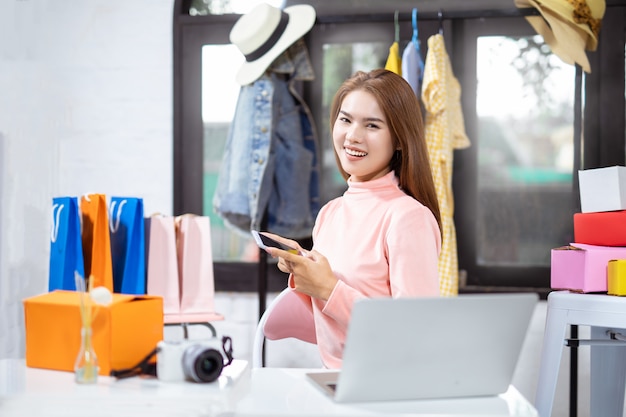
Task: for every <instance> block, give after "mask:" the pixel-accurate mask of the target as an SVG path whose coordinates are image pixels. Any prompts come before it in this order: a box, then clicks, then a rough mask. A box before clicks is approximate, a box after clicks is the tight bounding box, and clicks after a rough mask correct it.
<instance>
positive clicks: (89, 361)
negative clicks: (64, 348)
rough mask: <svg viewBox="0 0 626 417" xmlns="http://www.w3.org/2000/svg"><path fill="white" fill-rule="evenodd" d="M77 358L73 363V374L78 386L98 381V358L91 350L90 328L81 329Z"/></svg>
mask: <svg viewBox="0 0 626 417" xmlns="http://www.w3.org/2000/svg"><path fill="white" fill-rule="evenodd" d="M80 334H81V343H80V351H79V352H78V357H76V362H75V363H74V374H75V378H76V382H77V383H79V384H95V383H96V382H97V381H98V358H97V357H96V352H95V351H94V349H93V343H92V340H91V336H92V334H91V327H82V328H81V331H80Z"/></svg>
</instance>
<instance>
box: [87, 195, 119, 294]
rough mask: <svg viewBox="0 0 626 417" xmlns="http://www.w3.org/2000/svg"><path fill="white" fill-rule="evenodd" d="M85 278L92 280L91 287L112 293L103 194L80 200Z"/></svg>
mask: <svg viewBox="0 0 626 417" xmlns="http://www.w3.org/2000/svg"><path fill="white" fill-rule="evenodd" d="M80 210H81V213H82V229H83V230H82V240H83V252H84V258H85V276H86V277H90V279H93V280H94V281H93V284H92V285H93V287H94V288H95V287H100V286H101V287H106V288H107V289H109V290H110V291H111V292H113V263H112V262H111V237H110V235H109V216H108V211H107V202H106V196H105V195H104V194H85V195H83V196H82V197H81V199H80Z"/></svg>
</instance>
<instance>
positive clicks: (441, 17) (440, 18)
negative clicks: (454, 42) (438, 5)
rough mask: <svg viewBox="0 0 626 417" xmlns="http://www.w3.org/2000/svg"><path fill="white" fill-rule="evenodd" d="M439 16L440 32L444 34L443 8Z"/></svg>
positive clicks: (438, 13)
mask: <svg viewBox="0 0 626 417" xmlns="http://www.w3.org/2000/svg"><path fill="white" fill-rule="evenodd" d="M437 18H438V19H439V34H440V35H443V12H442V11H441V9H439V11H438V12H437Z"/></svg>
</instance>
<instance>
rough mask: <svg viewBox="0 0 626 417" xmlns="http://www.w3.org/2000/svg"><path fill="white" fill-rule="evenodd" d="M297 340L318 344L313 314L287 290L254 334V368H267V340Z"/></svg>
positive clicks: (261, 321)
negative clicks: (265, 352) (265, 361)
mask: <svg viewBox="0 0 626 417" xmlns="http://www.w3.org/2000/svg"><path fill="white" fill-rule="evenodd" d="M289 337H293V338H295V339H299V340H302V341H304V342H307V343H312V344H316V343H317V338H316V336H315V324H314V322H313V313H312V312H311V311H310V310H309V309H308V308H307V307H306V305H305V304H304V303H303V302H302V300H300V299H299V297H298V295H297V294H296V293H295V292H294V291H293V290H291V289H290V288H285V289H284V290H283V291H282V292H281V293H279V294H278V296H276V298H275V299H274V300H273V301H272V302H271V303H270V305H269V306H268V307H267V309H266V310H265V312H264V313H263V315H262V316H261V319H260V320H259V324H258V325H257V328H256V333H255V335H254V343H253V346H252V367H253V368H261V367H263V349H264V344H265V340H266V339H269V340H280V339H286V338H289Z"/></svg>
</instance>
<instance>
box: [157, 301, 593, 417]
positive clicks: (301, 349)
mask: <svg viewBox="0 0 626 417" xmlns="http://www.w3.org/2000/svg"><path fill="white" fill-rule="evenodd" d="M275 295H276V294H270V295H269V296H268V304H269V302H271V299H272V298H273V297H274V296H275ZM215 301H216V309H217V311H218V312H220V313H222V314H223V315H224V317H225V320H224V321H223V322H216V323H215V328H216V330H217V331H218V333H219V334H220V335H228V336H231V337H232V339H233V347H234V354H235V356H236V357H237V358H240V359H247V360H250V359H251V357H252V352H251V350H252V341H253V338H254V330H255V326H256V321H257V318H258V317H257V316H258V298H257V295H256V294H241V293H237V294H234V293H219V294H217V296H216V300H215ZM545 315H546V302H545V301H540V302H539V303H538V305H537V308H536V310H535V313H534V315H533V319H532V322H531V325H530V328H529V330H528V333H527V335H526V340H525V342H524V345H523V347H522V353H521V355H520V359H519V362H518V365H517V368H516V371H515V375H514V378H513V384H514V385H515V386H516V387H517V388H518V389H519V390H520V392H521V393H522V394H524V395H525V396H526V398H528V399H529V401H531V402H532V401H534V398H535V390H536V384H537V377H538V370H539V362H540V361H539V359H540V354H541V342H542V340H543V331H544V326H545ZM197 327H198V328H197V329H195V328H191V329H190V337H202V336H203V333H202V332H207V330H206V328H204V327H203V326H197ZM177 332H178V329H175V328H168V330H167V333H166V338H167V337H172V338H176V337H180V333H181V332H178V333H177ZM579 336H580V337H588V330H587V329H585V328H581V329H580V330H579ZM578 360H579V383H578V385H579V394H578V416H579V417H587V416H588V415H589V411H588V409H589V350H588V348H581V349H579V359H578ZM266 364H267V366H274V367H319V366H321V362H320V360H319V358H318V355H317V350H316V347H315V346H313V345H310V344H307V343H304V342H299V341H297V340H294V339H288V340H283V341H270V342H268V343H267V347H266ZM560 369H561V371H560V375H559V380H558V386H557V393H556V397H555V403H554V409H553V416H558V417H561V416H562V417H565V416H568V415H569V352H568V349H565V351H564V353H563V359H562V362H561V368H560Z"/></svg>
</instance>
